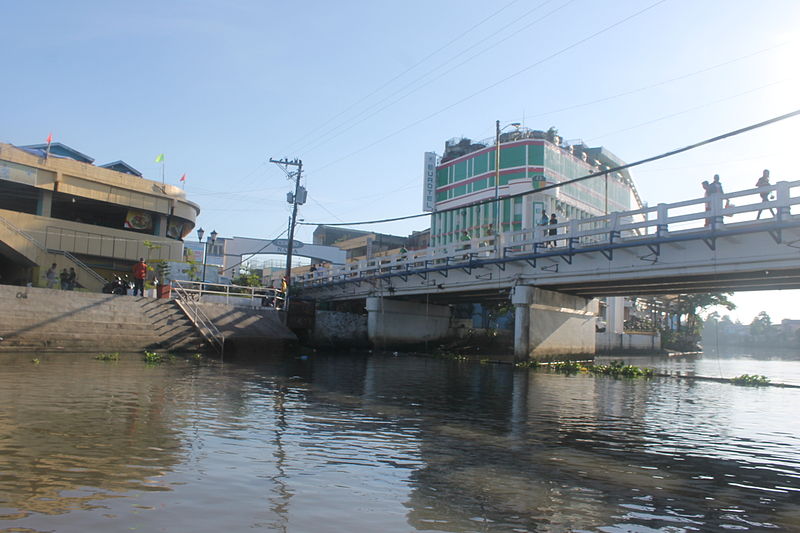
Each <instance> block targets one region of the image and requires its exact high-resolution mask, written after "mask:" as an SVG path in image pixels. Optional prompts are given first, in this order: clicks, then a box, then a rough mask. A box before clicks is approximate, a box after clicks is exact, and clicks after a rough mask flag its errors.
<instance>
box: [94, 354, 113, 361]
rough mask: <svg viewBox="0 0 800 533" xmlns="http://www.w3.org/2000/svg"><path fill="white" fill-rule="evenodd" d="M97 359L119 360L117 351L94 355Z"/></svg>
mask: <svg viewBox="0 0 800 533" xmlns="http://www.w3.org/2000/svg"><path fill="white" fill-rule="evenodd" d="M94 358H95V359H97V360H98V361H119V352H114V353H100V354H97V355H95V356H94Z"/></svg>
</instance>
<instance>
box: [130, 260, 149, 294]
mask: <svg viewBox="0 0 800 533" xmlns="http://www.w3.org/2000/svg"><path fill="white" fill-rule="evenodd" d="M145 278H147V263H145V262H144V258H143V257H140V258H139V262H138V263H136V264H135V265H133V295H134V296H136V295H137V293H138V294H139V295H140V296H144V280H145Z"/></svg>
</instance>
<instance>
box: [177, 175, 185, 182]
mask: <svg viewBox="0 0 800 533" xmlns="http://www.w3.org/2000/svg"><path fill="white" fill-rule="evenodd" d="M178 181H186V174H184V175H183V176H181V179H180V180H178Z"/></svg>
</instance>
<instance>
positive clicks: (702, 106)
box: [586, 78, 796, 141]
mask: <svg viewBox="0 0 800 533" xmlns="http://www.w3.org/2000/svg"><path fill="white" fill-rule="evenodd" d="M794 79H796V78H785V79H782V80H778V81H774V82H772V83H768V84H766V85H761V86H760V87H755V88H754V89H748V90H746V91H743V92H740V93H736V94H733V95H730V96H726V97H724V98H718V99H717V100H713V101H711V102H705V103H703V104H700V105H698V106H694V107H690V108H688V109H683V110H681V111H675V112H674V113H669V114H667V115H662V116H660V117H656V118H654V119H651V120H647V121H645V122H640V123H639V124H634V125H633V126H628V127H625V128H622V129H619V130H615V131H610V132H606V133H601V134H600V135H595V136H594V137H589V138H587V139H586V140H587V141H595V140H596V139H602V138H603V137H608V136H609V135H616V134H617V133H623V132H625V131H630V130H634V129H636V128H641V127H642V126H649V125H650V124H654V123H656V122H661V121H662V120H666V119H668V118H673V117H677V116H679V115H685V114H686V113H690V112H692V111H697V110H699V109H704V108H706V107H709V106H712V105H714V104H719V103H720V102H727V101H728V100H733V99H734V98H739V97H740V96H745V95H747V94H750V93H754V92H757V91H761V90H763V89H767V88H769V87H772V86H774V85H779V84H781V83H786V82H787V81H790V80H794Z"/></svg>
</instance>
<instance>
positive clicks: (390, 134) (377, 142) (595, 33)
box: [316, 0, 667, 172]
mask: <svg viewBox="0 0 800 533" xmlns="http://www.w3.org/2000/svg"><path fill="white" fill-rule="evenodd" d="M666 1H667V0H658V1H657V2H654V3H652V4H650V5H649V6H647V7H645V8H643V9H640V10H639V11H636V12H635V13H633V14H631V15H628V16H627V17H625V18H623V19H621V20H618V21H617V22H614V23H612V24H610V25H608V26H606V27H605V28H603V29H601V30H598V31H596V32H594V33H592V34H591V35H588V36H586V37H584V38H582V39H579V40H577V41H575V42H573V43H571V44H569V45H567V46H565V47H564V48H561V49H560V50H557V51H556V52H553V53H552V54H550V55H548V56H546V57H544V58H542V59H540V60H538V61H535V62H534V63H531V64H530V65H528V66H526V67H524V68H522V69H520V70H518V71H517V72H514V73H513V74H510V75H508V76H506V77H505V78H503V79H501V80H498V81H496V82H494V83H492V84H490V85H487V86H486V87H484V88H482V89H479V90H478V91H475V92H474V93H472V94H470V95H467V96H465V97H463V98H461V99H460V100H457V101H455V102H453V103H452V104H449V105H447V106H445V107H443V108H441V109H439V110H438V111H435V112H433V113H431V114H429V115H428V116H426V117H423V118H421V119H419V120H416V121H415V122H412V123H411V124H408V125H406V126H404V127H402V128H400V129H398V130H395V131H394V132H392V133H389V134H387V135H384V136H383V137H381V138H380V139H377V140H375V141H373V142H371V143H369V144H367V145H366V146H363V147H361V148H359V149H358V150H355V151H353V152H350V153H349V154H346V155H343V156H342V157H340V158H338V159H334V160H333V161H331V162H330V163H327V164H325V165H323V166H321V167H319V168H317V169H316V170H317V172H319V171H320V170H324V169H326V168H328V167H330V166H333V165H335V164H336V163H338V162H340V161H343V160H345V159H348V158H350V157H352V156H354V155H357V154H360V153H361V152H363V151H365V150H368V149H369V148H372V147H373V146H375V145H376V144H380V143H382V142H383V141H385V140H387V139H391V138H392V137H394V136H396V135H399V134H400V133H402V132H404V131H406V130H409V129H411V128H413V127H414V126H417V125H419V124H421V123H423V122H426V121H428V120H430V119H432V118H434V117H436V116H439V115H441V114H442V113H444V112H445V111H448V110H450V109H452V108H454V107H456V106H458V105H461V104H463V103H464V102H466V101H467V100H471V99H472V98H475V97H476V96H478V95H479V94H483V93H485V92H486V91H489V90H490V89H494V88H495V87H497V86H498V85H502V84H503V83H505V82H507V81H509V80H511V79H513V78H516V77H517V76H520V75H521V74H524V73H525V72H527V71H529V70H531V69H532V68H534V67H537V66H539V65H541V64H542V63H545V62H547V61H549V60H551V59H553V58H555V57H558V56H559V55H561V54H563V53H565V52H568V51H569V50H571V49H573V48H575V47H577V46H579V45H581V44H583V43H585V42H587V41H589V40H591V39H594V38H595V37H597V36H599V35H602V34H603V33H605V32H608V31H610V30H612V29H614V28H616V27H617V26H619V25H621V24H624V23H625V22H627V21H629V20H631V19H633V18H635V17H637V16H639V15H641V14H642V13H644V12H646V11H649V10H650V9H653V8H654V7H656V6H658V5H659V4H663V3H664V2H666Z"/></svg>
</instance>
